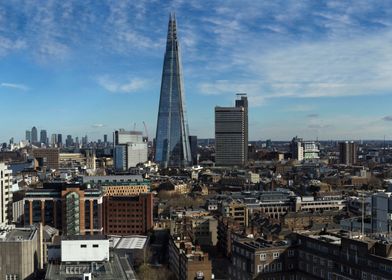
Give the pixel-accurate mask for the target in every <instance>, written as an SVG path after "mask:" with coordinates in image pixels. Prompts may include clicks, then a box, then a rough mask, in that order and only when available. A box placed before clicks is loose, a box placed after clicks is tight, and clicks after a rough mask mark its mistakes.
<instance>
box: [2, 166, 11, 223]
mask: <svg viewBox="0 0 392 280" xmlns="http://www.w3.org/2000/svg"><path fill="white" fill-rule="evenodd" d="M11 188H12V171H11V170H10V169H8V167H7V165H5V164H4V163H2V162H0V224H7V223H8V222H9V219H10V217H11V209H12V204H11V203H12V191H11Z"/></svg>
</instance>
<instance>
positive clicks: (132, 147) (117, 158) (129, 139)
mask: <svg viewBox="0 0 392 280" xmlns="http://www.w3.org/2000/svg"><path fill="white" fill-rule="evenodd" d="M113 143H114V167H115V169H116V170H127V169H129V168H131V167H135V166H136V165H137V164H138V163H142V162H146V161H147V156H148V147H147V142H145V141H144V139H143V133H142V132H141V131H125V130H124V129H120V130H116V131H115V132H114V134H113Z"/></svg>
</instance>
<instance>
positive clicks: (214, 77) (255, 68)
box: [0, 1, 392, 142]
mask: <svg viewBox="0 0 392 280" xmlns="http://www.w3.org/2000/svg"><path fill="white" fill-rule="evenodd" d="M133 2H134V1H121V3H120V2H119V3H117V2H113V3H112V2H106V1H105V2H101V3H99V4H97V3H94V2H93V1H92V2H86V4H85V5H81V4H80V3H78V2H77V1H71V2H67V3H60V2H55V3H53V2H47V3H42V5H40V6H37V5H36V4H35V2H34V1H14V2H9V3H2V4H0V12H1V13H0V14H1V15H2V16H1V17H0V26H1V28H0V73H1V77H2V80H0V96H1V98H2V104H6V106H5V108H3V109H2V110H1V112H0V117H1V118H2V119H5V120H6V123H4V124H3V125H2V129H1V131H0V142H8V140H9V139H10V138H11V137H14V138H15V140H19V139H24V133H25V130H26V129H30V128H31V127H32V126H37V127H38V128H39V129H41V128H45V129H46V130H47V131H48V135H51V134H52V133H62V134H63V135H68V134H70V135H79V136H83V135H86V134H87V135H88V136H89V138H90V139H98V138H102V137H103V135H104V134H108V135H111V133H112V131H114V130H116V129H119V128H125V129H131V128H132V126H133V125H134V123H137V130H143V125H142V122H143V121H145V123H146V124H147V127H148V131H149V137H150V139H151V138H152V137H153V135H154V131H155V128H156V120H157V111H158V102H159V87H160V77H161V66H162V56H163V54H164V46H165V44H164V42H165V39H166V38H165V36H164V35H163V34H165V32H166V28H167V17H168V15H169V13H170V12H175V13H176V17H177V20H178V22H179V24H180V26H181V29H180V30H179V36H180V38H181V46H182V56H183V66H184V77H185V83H184V85H185V92H186V95H187V104H188V106H187V111H188V122H189V128H190V134H191V135H197V136H198V137H199V138H212V137H213V135H214V106H216V105H221V106H230V105H231V100H232V99H233V97H235V94H236V93H237V92H246V93H247V94H248V98H249V106H250V108H249V138H250V140H258V139H262V140H265V139H269V138H271V139H273V140H289V139H291V138H292V137H293V136H295V135H299V136H301V137H302V138H304V139H316V138H318V139H324V140H327V139H342V140H343V139H350V140H351V139H352V140H359V139H382V138H383V137H384V135H385V136H386V139H391V138H392V135H391V134H390V132H389V131H390V129H391V128H392V112H391V111H390V109H389V106H388V105H389V104H390V103H391V101H392V96H391V92H392V91H391V90H392V83H391V82H390V81H391V79H390V77H391V76H392V68H391V67H392V66H391V65H392V63H391V59H392V58H391V57H390V55H389V53H390V51H391V50H390V48H391V44H390V42H391V40H392V36H391V34H392V29H391V26H392V20H391V18H392V17H391V14H392V4H390V3H388V2H378V3H377V4H374V3H373V2H372V1H355V4H354V2H352V1H351V2H350V1H348V2H344V3H342V2H338V1H320V2H317V3H313V2H310V1H274V2H271V1H258V2H257V3H253V2H251V1H245V2H241V3H238V2H235V1H225V4H224V5H222V4H221V3H218V2H217V1H213V2H209V3H208V4H207V3H203V4H204V5H205V6H202V4H201V3H200V2H198V1H186V2H182V1H173V2H170V4H168V5H164V4H162V3H159V2H149V1H145V2H138V3H133Z"/></svg>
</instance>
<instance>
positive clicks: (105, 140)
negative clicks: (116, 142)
mask: <svg viewBox="0 0 392 280" xmlns="http://www.w3.org/2000/svg"><path fill="white" fill-rule="evenodd" d="M107 142H108V135H107V134H104V135H103V143H107Z"/></svg>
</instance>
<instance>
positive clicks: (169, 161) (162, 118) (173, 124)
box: [155, 16, 192, 167]
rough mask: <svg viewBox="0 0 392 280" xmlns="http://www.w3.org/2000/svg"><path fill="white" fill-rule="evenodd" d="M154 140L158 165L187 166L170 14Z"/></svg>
mask: <svg viewBox="0 0 392 280" xmlns="http://www.w3.org/2000/svg"><path fill="white" fill-rule="evenodd" d="M155 139H156V146H155V161H156V162H158V163H160V165H161V166H163V167H168V166H189V165H191V162H192V159H191V151H190V146H189V132H188V124H187V120H186V110H185V100H184V90H183V85H182V72H181V60H180V51H179V44H178V40H177V30H176V20H175V18H174V16H170V20H169V28H168V35H167V44H166V52H165V57H164V61H163V71H162V84H161V94H160V100H159V112H158V123H157V131H156V138H155Z"/></svg>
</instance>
